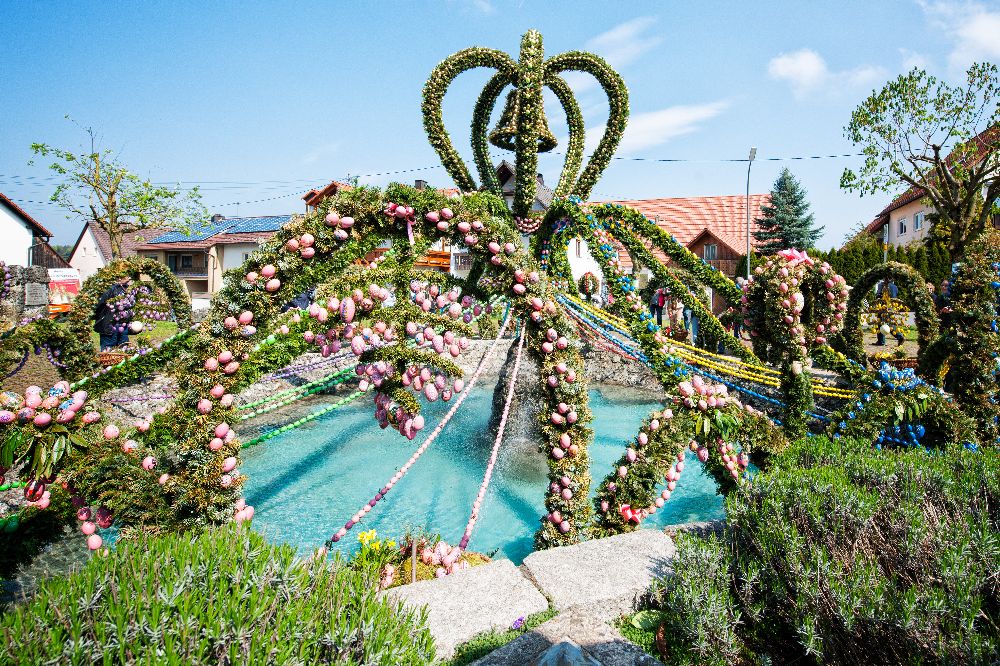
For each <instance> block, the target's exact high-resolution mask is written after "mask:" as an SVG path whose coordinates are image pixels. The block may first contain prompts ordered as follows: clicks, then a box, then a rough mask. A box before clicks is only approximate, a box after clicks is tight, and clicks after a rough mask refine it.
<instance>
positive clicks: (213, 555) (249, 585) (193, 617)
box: [0, 526, 434, 666]
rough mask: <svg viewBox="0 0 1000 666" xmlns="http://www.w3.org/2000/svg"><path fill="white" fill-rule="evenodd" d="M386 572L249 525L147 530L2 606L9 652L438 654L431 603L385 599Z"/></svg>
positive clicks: (349, 657)
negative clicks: (417, 608)
mask: <svg viewBox="0 0 1000 666" xmlns="http://www.w3.org/2000/svg"><path fill="white" fill-rule="evenodd" d="M377 583H378V572H376V571H373V570H371V569H365V568H358V567H349V566H347V564H346V563H344V562H342V561H340V560H335V561H334V562H333V563H328V562H327V561H325V560H319V561H311V562H309V561H306V562H303V561H301V560H298V559H297V558H296V556H295V551H294V550H293V549H292V548H290V547H288V546H272V545H269V544H268V543H267V542H266V541H265V540H264V538H263V537H262V536H260V535H259V534H257V533H256V532H253V531H252V530H249V529H247V528H242V529H241V528H239V527H235V526H231V527H228V528H224V529H219V530H217V531H209V532H203V533H201V534H197V535H194V534H190V533H189V534H183V535H171V536H165V537H157V538H140V539H138V540H137V541H135V542H127V543H123V544H120V545H119V547H118V548H116V549H115V551H114V552H113V553H111V554H110V555H108V556H106V557H101V556H97V557H94V558H93V559H91V561H90V562H89V563H88V564H87V566H86V567H85V568H84V569H83V570H82V571H79V572H77V573H74V574H72V575H70V576H69V577H68V578H54V579H50V580H47V581H44V582H43V583H42V584H41V585H40V586H39V590H38V593H37V595H36V596H35V597H34V599H32V600H31V601H30V602H28V603H26V604H24V605H22V606H18V607H15V608H13V609H11V610H10V611H8V612H7V613H6V614H5V615H4V616H2V617H0V636H2V637H3V641H2V647H0V655H3V654H4V653H6V656H5V657H2V658H0V661H4V662H5V663H12V662H13V661H17V662H20V663H26V662H34V663H43V662H49V661H53V662H55V661H59V662H63V661H65V662H68V663H115V664H140V663H143V664H144V663H151V662H150V660H151V659H155V661H156V662H157V663H170V664H180V663H187V664H207V663H282V664H284V663H289V664H290V663H298V664H315V663H338V664H385V665H386V666H389V665H395V664H429V663H431V662H432V661H433V658H434V646H433V641H432V639H431V635H430V632H429V631H428V630H427V628H426V620H425V617H424V614H423V613H415V612H413V611H408V610H404V609H403V608H401V607H398V606H397V605H396V604H393V603H390V602H388V601H386V600H384V599H379V598H378V597H377V590H378V585H377Z"/></svg>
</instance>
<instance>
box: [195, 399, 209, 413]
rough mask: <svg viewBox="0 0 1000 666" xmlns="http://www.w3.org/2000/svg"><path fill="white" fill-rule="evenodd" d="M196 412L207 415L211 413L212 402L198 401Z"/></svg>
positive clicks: (206, 400)
mask: <svg viewBox="0 0 1000 666" xmlns="http://www.w3.org/2000/svg"><path fill="white" fill-rule="evenodd" d="M198 411H199V412H200V413H202V414H208V413H209V412H210V411H212V401H211V400H208V399H207V398H202V399H201V400H199V401H198Z"/></svg>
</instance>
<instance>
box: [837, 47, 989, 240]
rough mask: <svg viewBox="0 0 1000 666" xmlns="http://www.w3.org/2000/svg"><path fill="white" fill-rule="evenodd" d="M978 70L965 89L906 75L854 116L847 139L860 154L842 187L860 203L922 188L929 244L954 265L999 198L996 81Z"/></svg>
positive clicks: (920, 74)
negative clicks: (940, 247) (941, 247)
mask: <svg viewBox="0 0 1000 666" xmlns="http://www.w3.org/2000/svg"><path fill="white" fill-rule="evenodd" d="M997 74H998V69H997V66H996V65H994V64H992V63H981V64H980V63H977V64H974V65H972V66H971V67H970V68H969V70H968V72H967V73H966V82H965V84H963V85H956V86H951V85H949V84H948V83H946V82H944V81H939V80H938V79H936V78H935V77H933V76H931V75H929V74H928V73H927V72H926V71H924V70H922V69H918V68H914V69H912V70H911V71H910V72H909V73H908V74H903V75H900V76H899V77H898V78H897V79H896V80H894V81H890V82H888V83H887V84H886V85H885V87H883V88H882V90H880V91H878V92H875V93H873V94H872V95H871V96H870V97H868V99H866V100H865V101H863V102H862V103H861V105H860V106H859V107H858V108H857V109H855V111H854V113H853V114H852V115H851V122H850V123H849V124H848V125H847V127H846V128H845V134H846V136H847V138H849V139H850V140H851V141H852V142H853V143H854V144H855V145H859V146H862V147H863V148H862V150H863V153H864V155H865V161H864V165H863V166H862V167H861V168H860V169H859V170H858V171H857V172H855V171H853V170H852V169H846V170H845V171H844V173H843V175H842V176H841V179H840V186H841V187H842V188H844V189H846V190H849V191H857V192H860V193H861V194H862V195H864V194H874V193H877V192H896V191H898V190H899V189H900V187H901V186H904V185H906V186H910V187H914V188H920V189H922V190H923V191H924V193H925V194H926V197H927V198H928V199H929V200H930V202H931V204H932V205H933V206H934V209H935V213H934V214H933V215H931V216H928V217H929V219H930V220H931V233H930V238H932V239H936V240H942V241H944V242H945V243H946V244H947V249H948V252H949V254H950V256H951V257H954V258H958V257H960V256H961V254H962V250H963V248H964V246H965V244H966V243H967V242H968V241H970V240H972V239H973V238H975V237H976V236H978V235H979V234H981V233H982V232H983V230H984V229H985V228H986V227H987V225H988V222H989V215H990V211H991V210H992V208H993V205H994V203H995V202H996V201H997V198H998V196H1000V104H998V100H1000V81H998V76H997Z"/></svg>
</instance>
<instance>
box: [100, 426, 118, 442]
mask: <svg viewBox="0 0 1000 666" xmlns="http://www.w3.org/2000/svg"><path fill="white" fill-rule="evenodd" d="M103 433H104V439H114V438H115V437H117V436H118V435H119V434H120V431H119V430H118V426H116V425H115V424H113V423H109V424H108V425H106V426H104V431H103Z"/></svg>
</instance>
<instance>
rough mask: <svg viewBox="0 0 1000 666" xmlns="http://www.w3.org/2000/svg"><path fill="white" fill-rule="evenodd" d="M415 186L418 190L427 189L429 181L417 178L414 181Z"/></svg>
mask: <svg viewBox="0 0 1000 666" xmlns="http://www.w3.org/2000/svg"><path fill="white" fill-rule="evenodd" d="M413 187H415V188H417V189H418V190H426V189H427V181H426V180H415V181H414V182H413Z"/></svg>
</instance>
